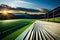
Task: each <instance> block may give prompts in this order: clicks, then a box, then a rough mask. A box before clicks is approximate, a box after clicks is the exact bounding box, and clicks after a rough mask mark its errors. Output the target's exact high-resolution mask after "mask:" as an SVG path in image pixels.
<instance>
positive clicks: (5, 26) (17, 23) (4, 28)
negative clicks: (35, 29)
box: [0, 19, 34, 39]
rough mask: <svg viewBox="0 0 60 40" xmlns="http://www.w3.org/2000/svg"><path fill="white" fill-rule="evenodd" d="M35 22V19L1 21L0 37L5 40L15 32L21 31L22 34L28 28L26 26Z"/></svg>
mask: <svg viewBox="0 0 60 40" xmlns="http://www.w3.org/2000/svg"><path fill="white" fill-rule="evenodd" d="M33 21H34V20H33V19H15V20H0V36H1V38H2V39H4V38H5V37H7V36H8V35H10V34H12V33H13V32H15V31H16V30H19V29H20V30H19V32H20V33H22V32H23V31H24V29H26V28H27V27H25V26H26V25H29V24H31V23H33ZM21 28H22V29H21ZM17 32H18V31H17ZM17 32H16V33H17ZM20 33H19V34H20ZM14 34H15V33H14ZM17 36H18V34H17ZM11 37H13V36H11ZM9 38H10V37H9ZM14 38H15V35H14Z"/></svg>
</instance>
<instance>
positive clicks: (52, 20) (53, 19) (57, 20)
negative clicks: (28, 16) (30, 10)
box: [40, 17, 60, 23]
mask: <svg viewBox="0 0 60 40" xmlns="http://www.w3.org/2000/svg"><path fill="white" fill-rule="evenodd" d="M40 20H42V21H48V19H40ZM49 22H57V23H60V17H56V18H49Z"/></svg>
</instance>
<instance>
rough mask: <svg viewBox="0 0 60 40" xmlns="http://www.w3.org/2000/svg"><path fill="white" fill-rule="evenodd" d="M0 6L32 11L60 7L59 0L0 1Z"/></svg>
mask: <svg viewBox="0 0 60 40" xmlns="http://www.w3.org/2000/svg"><path fill="white" fill-rule="evenodd" d="M0 4H6V5H9V6H11V7H23V8H32V9H39V8H45V9H54V8H56V7H57V6H60V0H0Z"/></svg>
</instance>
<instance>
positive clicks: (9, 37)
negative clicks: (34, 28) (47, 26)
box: [2, 23, 31, 40]
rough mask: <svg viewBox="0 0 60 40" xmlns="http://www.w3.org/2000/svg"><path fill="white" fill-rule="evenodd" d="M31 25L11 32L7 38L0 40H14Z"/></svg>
mask: <svg viewBox="0 0 60 40" xmlns="http://www.w3.org/2000/svg"><path fill="white" fill-rule="evenodd" d="M30 25H31V23H30V24H29V25H27V26H25V27H23V28H21V29H18V30H17V31H15V32H13V33H12V34H10V35H8V36H7V37H5V38H3V39H2V40H15V39H16V38H17V37H18V36H19V35H20V34H21V33H22V32H23V31H24V30H25V29H26V28H28V27H29V26H30Z"/></svg>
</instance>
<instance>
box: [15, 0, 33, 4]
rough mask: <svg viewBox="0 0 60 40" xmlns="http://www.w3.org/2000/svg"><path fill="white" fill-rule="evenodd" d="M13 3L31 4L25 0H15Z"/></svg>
mask: <svg viewBox="0 0 60 40" xmlns="http://www.w3.org/2000/svg"><path fill="white" fill-rule="evenodd" d="M15 3H23V4H33V3H31V2H27V1H22V0H16V2H15Z"/></svg>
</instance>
